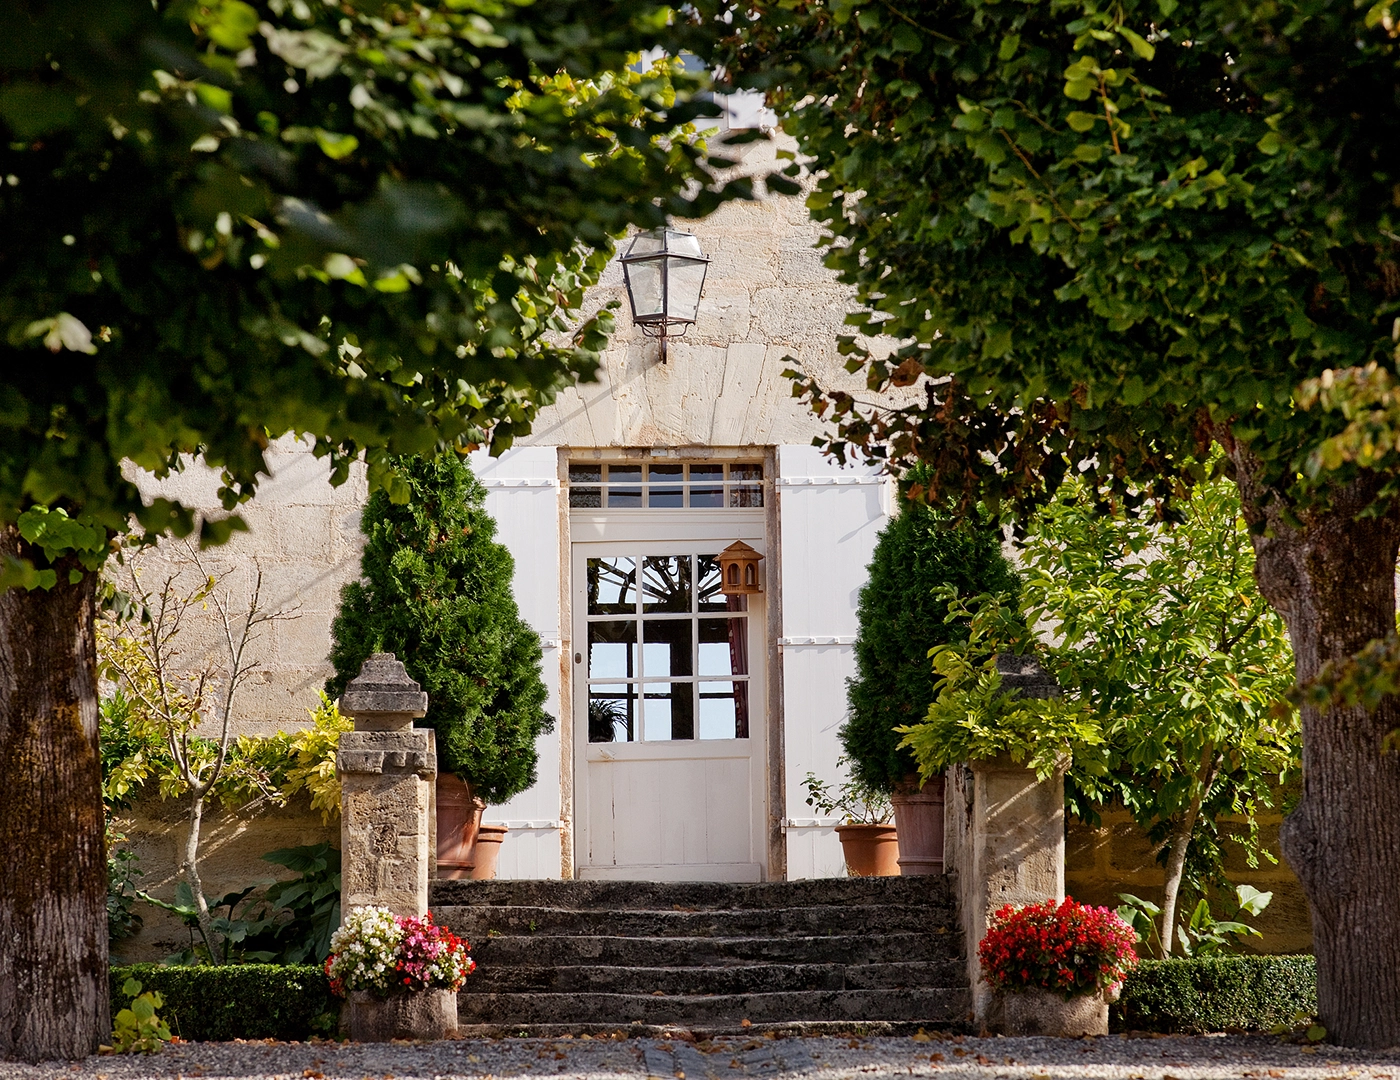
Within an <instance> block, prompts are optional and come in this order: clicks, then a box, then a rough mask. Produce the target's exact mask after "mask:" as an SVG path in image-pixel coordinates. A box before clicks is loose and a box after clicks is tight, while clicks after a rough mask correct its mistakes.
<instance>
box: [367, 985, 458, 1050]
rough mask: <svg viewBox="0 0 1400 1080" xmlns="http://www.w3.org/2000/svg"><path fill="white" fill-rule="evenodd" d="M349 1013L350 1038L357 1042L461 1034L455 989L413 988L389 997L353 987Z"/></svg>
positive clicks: (443, 1037) (437, 1037) (443, 1036)
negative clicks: (458, 1032) (458, 1029)
mask: <svg viewBox="0 0 1400 1080" xmlns="http://www.w3.org/2000/svg"><path fill="white" fill-rule="evenodd" d="M349 1013H350V1016H349V1027H350V1038H352V1039H354V1040H355V1041H356V1042H388V1041H389V1040H390V1039H447V1038H451V1037H452V1036H453V1035H456V1034H457V993H456V991H454V990H410V991H407V992H406V993H401V994H390V995H389V996H388V997H376V996H375V995H374V994H371V993H370V992H369V991H367V990H352V991H351V992H350V997H349Z"/></svg>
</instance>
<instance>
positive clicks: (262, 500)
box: [115, 439, 369, 735]
mask: <svg viewBox="0 0 1400 1080" xmlns="http://www.w3.org/2000/svg"><path fill="white" fill-rule="evenodd" d="M268 464H269V466H270V468H271V476H270V477H268V478H267V479H265V480H264V481H263V482H262V484H261V485H260V486H259V487H258V492H257V495H256V497H255V498H253V499H252V500H251V501H250V502H248V503H246V504H244V505H243V506H242V507H240V508H239V510H238V513H239V514H240V515H241V516H242V517H243V518H244V520H245V521H246V522H247V523H248V531H247V532H244V533H235V534H234V535H233V537H232V539H230V540H229V542H228V543H227V544H224V545H222V546H220V547H217V548H213V549H210V550H208V551H205V552H202V553H200V559H201V560H202V561H203V562H204V565H205V566H206V567H208V568H209V569H210V571H211V572H213V573H215V574H217V575H220V576H223V575H227V577H226V579H225V585H224V586H223V588H222V589H221V592H226V593H228V594H229V595H230V599H231V601H232V603H233V605H234V607H235V609H238V608H239V607H240V606H246V599H247V596H248V593H249V591H250V590H251V588H252V586H253V583H254V579H255V577H256V574H257V573H258V571H259V570H260V571H261V573H262V604H263V607H264V610H265V611H269V612H281V613H282V614H283V615H284V616H285V617H283V618H280V619H278V620H276V621H275V622H272V623H270V624H268V625H265V626H263V627H261V628H260V629H259V630H258V631H257V633H256V636H255V638H254V639H253V641H252V642H251V644H250V646H249V649H248V656H249V658H250V659H251V660H252V661H253V662H255V663H256V664H257V670H256V671H255V672H254V674H253V676H252V678H250V679H249V680H248V681H247V682H246V683H245V684H244V685H243V686H242V687H241V688H240V689H239V691H238V697H237V699H236V707H235V710H234V731H235V733H237V734H248V735H266V734H271V733H272V732H274V731H277V730H279V729H281V730H284V731H285V730H292V729H295V728H300V727H305V726H307V722H308V721H307V715H306V713H307V710H308V709H314V708H315V707H316V704H317V701H318V697H317V694H318V692H319V691H320V690H321V688H322V687H323V686H324V685H325V681H326V679H327V677H329V676H330V675H331V673H332V671H333V669H332V668H331V665H330V663H329V661H328V660H327V656H328V655H329V653H330V645H331V633H330V627H331V619H332V618H334V616H335V612H336V608H337V605H338V604H339V600H340V590H341V587H342V586H344V585H345V584H346V583H347V582H349V581H353V580H355V579H356V578H357V577H359V574H360V552H361V550H362V549H363V546H364V544H363V538H362V537H361V535H360V511H361V508H362V507H363V506H364V502H365V499H366V498H367V497H368V494H369V489H368V485H367V483H366V481H365V473H364V469H363V468H354V469H352V470H351V473H350V478H349V480H348V481H346V483H344V484H343V485H341V486H340V487H338V488H335V487H332V486H331V484H330V469H329V467H328V466H327V464H326V462H325V461H323V460H319V459H317V458H316V457H315V456H314V455H313V454H312V453H311V452H310V450H309V449H308V447H307V446H306V445H305V444H301V443H298V442H296V441H295V440H292V439H282V440H280V441H278V442H277V443H276V444H274V446H273V447H272V449H271V450H270V451H269V452H268ZM136 481H137V484H138V486H139V487H140V488H141V490H142V493H143V495H146V496H150V497H154V496H156V495H161V496H164V497H166V498H178V499H180V500H181V501H182V502H184V503H185V504H186V505H189V506H194V507H198V508H199V509H200V510H201V512H203V513H207V514H210V515H211V516H213V515H217V516H223V513H224V512H223V511H222V510H221V509H220V508H219V500H218V496H217V491H218V487H219V481H218V476H217V474H216V473H214V472H213V471H212V470H210V469H208V468H207V467H205V466H204V465H203V464H200V463H194V464H191V465H189V466H188V467H187V468H186V469H185V470H184V471H183V472H180V473H176V474H174V475H172V476H170V477H168V478H166V479H164V480H157V479H156V478H155V477H153V476H150V475H148V474H143V475H138V476H137V477H136ZM135 565H137V566H138V568H139V572H140V575H141V577H140V580H141V582H142V584H143V586H144V587H145V588H147V589H149V590H151V591H157V590H158V589H159V587H160V584H161V582H162V581H163V580H164V579H165V578H166V576H167V575H170V574H176V575H178V576H179V581H180V583H181V585H182V586H183V587H184V588H187V589H188V588H192V587H193V586H194V585H195V584H196V583H197V582H198V581H199V574H198V571H197V569H196V568H195V567H194V564H193V561H192V559H191V556H190V553H189V550H188V545H186V544H184V543H182V542H179V541H168V540H167V541H163V542H162V543H161V544H160V546H159V547H158V548H157V549H155V550H152V551H146V552H142V553H140V554H139V555H137V556H136V558H135ZM115 573H116V574H117V576H118V578H119V579H120V576H121V574H122V570H121V568H119V567H118V568H115ZM198 614H199V617H198V618H196V619H195V620H193V621H191V622H190V623H189V624H188V626H187V627H186V629H185V630H184V631H182V634H181V639H180V640H181V647H182V649H183V651H184V655H185V657H186V659H187V660H188V661H189V662H190V663H191V664H198V663H202V662H203V659H204V658H205V657H206V656H208V655H214V656H217V657H218V658H219V659H222V655H223V647H222V644H221V642H220V638H219V635H220V633H221V631H220V628H219V626H218V623H217V621H216V619H215V618H214V613H213V611H212V610H205V611H203V612H202V613H198Z"/></svg>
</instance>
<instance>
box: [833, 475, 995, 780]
mask: <svg viewBox="0 0 1400 1080" xmlns="http://www.w3.org/2000/svg"><path fill="white" fill-rule="evenodd" d="M869 574H870V576H869V579H868V580H867V581H866V584H865V587H864V588H862V589H861V591H860V599H859V606H858V609H857V619H858V629H857V631H856V643H855V654H856V674H855V676H854V677H853V678H851V679H848V680H847V682H846V702H847V706H848V710H849V711H848V713H847V718H846V722H845V723H844V724H843V725H842V727H841V743H842V745H843V746H844V747H845V756H846V758H847V760H848V761H849V762H850V764H851V776H852V778H853V779H854V780H856V781H857V782H858V783H862V784H866V785H868V786H869V787H871V788H874V789H875V790H877V791H881V792H884V793H886V794H889V793H891V792H893V791H894V789H895V786H896V785H897V784H898V783H899V782H900V781H901V780H903V779H904V778H905V777H906V776H908V775H909V774H910V773H912V772H915V771H916V768H917V766H916V765H915V763H914V758H913V757H912V756H911V755H910V753H909V751H908V750H907V749H900V747H899V742H900V740H901V739H902V738H903V736H902V735H899V734H897V733H896V732H895V730H894V729H895V728H897V727H899V726H901V725H904V724H913V723H917V722H918V721H920V720H922V719H923V718H924V716H925V714H926V713H927V712H928V707H929V705H930V704H932V702H933V699H934V697H935V696H936V690H935V687H936V686H937V683H938V679H939V677H938V676H937V675H935V674H934V671H933V667H932V665H931V664H930V662H929V658H928V651H929V649H931V648H933V647H934V646H935V645H946V644H949V643H951V642H954V641H961V640H964V639H965V637H966V629H965V627H963V626H961V625H959V624H958V623H957V622H949V621H948V620H947V615H948V602H947V601H946V600H940V599H939V598H938V597H937V596H936V595H935V593H936V591H937V590H938V589H939V588H940V587H942V586H949V585H950V586H952V587H954V588H956V589H957V590H958V592H959V594H960V595H963V596H975V595H977V594H980V593H988V592H990V593H1010V594H1013V595H1014V594H1016V593H1018V592H1019V588H1020V582H1019V580H1018V579H1017V577H1016V574H1015V572H1014V571H1013V570H1012V568H1011V564H1010V563H1008V562H1007V561H1006V558H1005V556H1003V555H1002V553H1001V534H1000V531H999V530H998V529H997V528H996V526H995V525H992V524H990V523H988V522H985V521H982V520H980V519H976V518H969V519H966V520H964V521H960V522H952V521H950V520H949V519H947V518H946V517H944V516H942V513H941V511H939V510H937V509H934V508H931V507H929V506H927V505H925V504H924V503H919V502H912V501H905V504H904V508H903V509H902V510H901V511H900V513H899V514H898V515H897V516H895V517H894V518H892V519H891V520H890V522H889V524H887V525H886V526H885V528H884V530H883V531H882V532H881V533H880V538H879V540H878V541H877V542H876V544H875V552H874V555H873V557H872V558H871V561H870V568H869Z"/></svg>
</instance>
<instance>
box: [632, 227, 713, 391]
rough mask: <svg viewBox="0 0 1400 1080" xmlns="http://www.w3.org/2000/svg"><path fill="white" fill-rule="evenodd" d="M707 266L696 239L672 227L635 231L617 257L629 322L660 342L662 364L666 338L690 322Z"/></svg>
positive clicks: (692, 319) (703, 285) (698, 299)
mask: <svg viewBox="0 0 1400 1080" xmlns="http://www.w3.org/2000/svg"><path fill="white" fill-rule="evenodd" d="M709 265H710V260H709V258H708V257H707V256H706V255H705V253H704V252H703V251H701V250H700V240H699V238H698V237H696V236H694V235H693V234H691V233H688V232H681V231H680V230H679V229H672V228H661V229H652V230H650V231H648V232H644V233H638V234H637V235H636V236H635V237H634V238H633V240H632V243H631V245H630V246H629V247H628V248H627V253H626V254H625V255H623V256H622V276H623V279H624V280H625V281H626V283H627V300H628V303H630V304H631V305H632V322H633V323H635V324H636V325H637V326H640V327H641V328H642V333H644V334H646V335H647V337H654V338H659V339H660V340H661V362H662V363H663V364H664V363H665V362H666V338H667V337H668V336H674V337H679V336H681V335H682V334H684V333H685V332H686V330H687V329H689V328H690V325H691V324H692V323H693V322H695V314H696V312H697V311H698V310H699V308H700V293H701V292H702V291H703V290H704V288H705V271H706V270H707V269H709ZM674 327H680V332H679V333H675V331H674V330H673V328H674Z"/></svg>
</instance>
